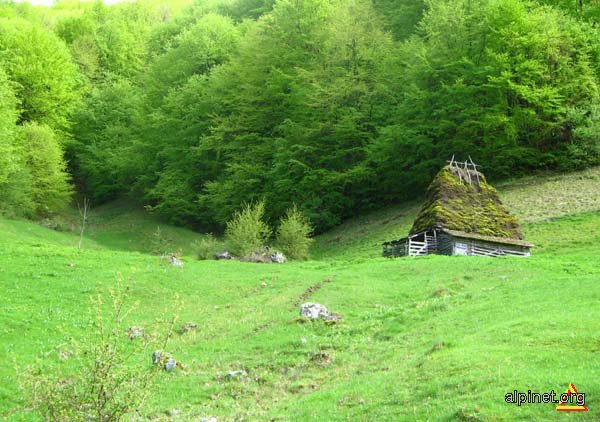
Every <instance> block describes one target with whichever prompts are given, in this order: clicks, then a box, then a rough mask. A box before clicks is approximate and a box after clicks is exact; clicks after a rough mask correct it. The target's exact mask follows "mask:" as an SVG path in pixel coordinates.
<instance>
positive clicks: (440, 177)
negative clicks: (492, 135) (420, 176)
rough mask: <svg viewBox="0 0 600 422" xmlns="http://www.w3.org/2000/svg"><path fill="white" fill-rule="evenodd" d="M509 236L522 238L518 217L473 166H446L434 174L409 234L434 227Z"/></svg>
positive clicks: (485, 234) (501, 236)
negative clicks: (468, 168) (469, 168)
mask: <svg viewBox="0 0 600 422" xmlns="http://www.w3.org/2000/svg"><path fill="white" fill-rule="evenodd" d="M469 179H470V182H469ZM436 227H437V228H445V229H449V230H458V231H462V232H466V233H473V234H479V235H482V236H493V237H500V238H508V239H523V233H522V232H521V228H520V226H519V223H518V222H517V219H516V218H515V217H514V216H513V215H512V214H511V213H510V212H509V211H508V209H507V208H506V207H505V206H504V205H503V204H502V202H501V201H500V198H499V196H498V192H497V191H496V189H494V188H493V187H492V186H490V185H488V184H487V182H486V180H485V177H484V176H483V174H481V173H480V172H476V171H474V170H464V169H459V168H457V167H450V166H446V167H444V168H442V170H440V172H439V173H438V174H437V175H436V176H435V178H434V179H433V181H432V182H431V184H430V185H429V188H428V189H427V193H426V195H425V203H424V204H423V207H422V208H421V211H419V214H418V215H417V218H416V219H415V222H414V224H413V226H412V229H411V230H410V234H411V235H413V234H416V233H420V232H423V231H426V230H431V229H433V228H436Z"/></svg>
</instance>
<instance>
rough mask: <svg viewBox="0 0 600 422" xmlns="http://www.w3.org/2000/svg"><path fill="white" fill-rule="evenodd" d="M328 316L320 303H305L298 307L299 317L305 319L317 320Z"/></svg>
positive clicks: (327, 312)
mask: <svg viewBox="0 0 600 422" xmlns="http://www.w3.org/2000/svg"><path fill="white" fill-rule="evenodd" d="M328 315H329V311H328V310H327V308H326V307H325V306H323V305H321V304H320V303H313V302H306V303H303V304H302V305H300V316H303V317H305V318H310V319H319V318H321V317H323V318H325V317H326V316H328Z"/></svg>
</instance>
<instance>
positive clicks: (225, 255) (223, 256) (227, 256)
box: [215, 251, 233, 259]
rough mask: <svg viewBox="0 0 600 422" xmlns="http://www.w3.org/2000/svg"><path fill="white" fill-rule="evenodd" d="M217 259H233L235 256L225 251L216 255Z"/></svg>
mask: <svg viewBox="0 0 600 422" xmlns="http://www.w3.org/2000/svg"><path fill="white" fill-rule="evenodd" d="M215 259H233V255H231V254H230V253H229V251H223V252H219V253H217V254H215Z"/></svg>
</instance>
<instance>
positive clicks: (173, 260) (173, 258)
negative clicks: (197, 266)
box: [169, 255, 183, 268]
mask: <svg viewBox="0 0 600 422" xmlns="http://www.w3.org/2000/svg"><path fill="white" fill-rule="evenodd" d="M169 264H171V265H174V266H176V267H180V268H183V261H182V260H181V259H179V258H177V257H176V256H175V255H171V256H169Z"/></svg>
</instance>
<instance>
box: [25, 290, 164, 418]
mask: <svg viewBox="0 0 600 422" xmlns="http://www.w3.org/2000/svg"><path fill="white" fill-rule="evenodd" d="M111 298H112V304H111V305H112V307H111V309H110V312H108V314H107V313H106V312H104V308H105V307H104V306H103V303H102V299H101V297H100V296H98V298H97V299H96V300H95V301H94V304H95V307H94V308H95V317H94V318H93V325H92V326H93V328H92V329H91V330H90V333H89V335H88V336H87V337H86V338H84V339H83V340H82V341H81V342H80V343H74V342H73V343H67V344H63V345H61V346H59V348H60V349H59V348H57V353H58V356H59V358H60V359H61V360H63V361H65V362H63V363H62V364H60V365H59V366H57V365H53V366H49V365H48V364H47V361H41V362H38V363H37V364H36V365H30V366H28V367H27V368H26V370H25V371H24V372H23V373H22V374H20V375H21V377H20V378H21V388H22V390H23V392H24V393H25V394H24V395H25V397H26V398H27V399H28V401H29V404H30V407H31V408H32V409H33V410H35V411H37V412H38V413H39V414H40V415H41V416H42V417H43V419H44V420H49V421H63V420H64V421H66V420H68V421H91V420H93V421H106V422H108V421H118V420H122V419H123V417H124V416H126V415H128V414H133V413H135V412H138V411H139V410H140V409H141V407H142V406H143V405H144V403H145V401H146V399H147V398H148V396H149V394H150V393H151V392H152V391H153V379H154V377H155V376H157V375H158V373H159V372H160V371H161V370H162V368H161V367H159V366H157V365H150V356H151V351H152V350H155V349H157V348H160V347H165V345H166V344H167V342H168V340H169V338H170V337H171V336H172V333H173V325H174V323H175V319H173V321H171V323H170V327H169V329H168V333H167V334H166V335H164V336H161V335H159V334H157V333H148V334H147V335H143V336H142V337H140V338H136V339H135V340H130V339H128V338H127V335H126V330H125V325H124V321H125V318H126V317H127V316H128V314H129V313H130V311H131V309H129V307H127V306H125V298H126V291H125V290H124V289H117V290H115V291H111ZM65 346H68V348H66V349H65ZM45 356H46V357H47V356H49V355H48V354H46V355H45Z"/></svg>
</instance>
